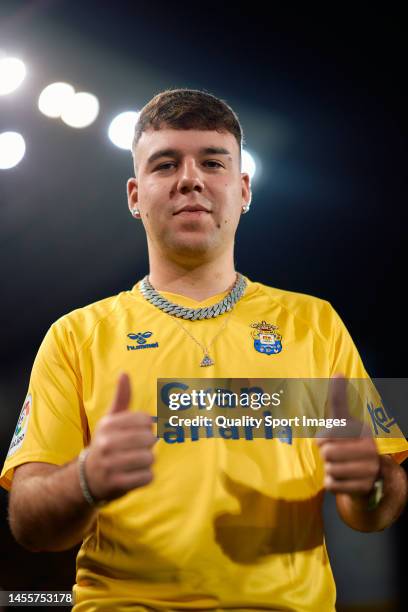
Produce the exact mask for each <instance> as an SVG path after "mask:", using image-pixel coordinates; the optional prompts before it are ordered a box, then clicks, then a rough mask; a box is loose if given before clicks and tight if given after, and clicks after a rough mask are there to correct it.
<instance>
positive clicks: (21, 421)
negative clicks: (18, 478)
mask: <svg viewBox="0 0 408 612" xmlns="http://www.w3.org/2000/svg"><path fill="white" fill-rule="evenodd" d="M31 406H32V397H31V393H29V394H28V395H27V397H26V399H25V401H24V404H23V407H22V409H21V412H20V416H19V417H18V421H17V426H16V430H15V432H14V436H13V439H12V441H11V444H10V448H9V451H8V453H7V457H11V456H12V455H14V453H15V452H16V451H18V449H19V448H20V447H21V445H22V444H23V442H24V436H25V433H26V431H27V426H28V420H29V418H30V413H31Z"/></svg>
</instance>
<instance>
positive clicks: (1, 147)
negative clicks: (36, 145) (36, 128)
mask: <svg viewBox="0 0 408 612" xmlns="http://www.w3.org/2000/svg"><path fill="white" fill-rule="evenodd" d="M25 148H26V146H25V142H24V138H23V137H22V135H21V134H19V133H18V132H3V133H2V134H0V170H9V169H10V168H14V166H17V164H19V163H20V162H21V160H22V159H23V157H24V154H25Z"/></svg>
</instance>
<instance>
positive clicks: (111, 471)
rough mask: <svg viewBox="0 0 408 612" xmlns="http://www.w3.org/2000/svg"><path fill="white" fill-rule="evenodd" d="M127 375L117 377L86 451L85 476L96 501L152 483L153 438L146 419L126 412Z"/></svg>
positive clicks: (144, 416)
mask: <svg viewBox="0 0 408 612" xmlns="http://www.w3.org/2000/svg"><path fill="white" fill-rule="evenodd" d="M130 398H131V389H130V381H129V377H128V375H127V374H122V375H121V376H120V377H119V380H118V384H117V387H116V393H115V397H114V400H113V402H112V405H111V407H110V409H109V410H108V412H107V414H106V415H105V416H104V417H103V418H102V419H101V420H100V421H99V423H98V425H97V427H96V429H95V433H94V436H93V439H92V443H91V445H90V447H89V452H88V455H87V457H86V463H85V476H86V480H87V483H88V486H89V489H90V492H91V494H92V496H93V497H94V499H95V500H96V501H99V500H112V499H116V498H118V497H121V496H122V495H124V494H125V493H127V492H128V491H130V490H132V489H134V488H137V487H142V486H144V485H147V484H148V483H149V482H151V481H152V480H153V472H152V469H151V466H152V464H153V462H154V455H153V452H152V447H153V445H154V444H155V442H156V440H157V439H156V437H155V435H154V434H153V431H152V427H153V426H152V418H151V416H150V415H148V414H146V413H141V412H132V411H130V410H129V405H130Z"/></svg>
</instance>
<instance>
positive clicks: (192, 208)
mask: <svg viewBox="0 0 408 612" xmlns="http://www.w3.org/2000/svg"><path fill="white" fill-rule="evenodd" d="M197 212H206V213H209V212H210V211H209V210H208V209H207V208H205V206H201V204H187V206H183V208H180V210H177V211H176V212H175V213H173V215H179V214H180V213H197Z"/></svg>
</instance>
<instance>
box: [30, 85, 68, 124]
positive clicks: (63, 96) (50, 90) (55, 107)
mask: <svg viewBox="0 0 408 612" xmlns="http://www.w3.org/2000/svg"><path fill="white" fill-rule="evenodd" d="M74 95H75V89H74V88H73V87H72V85H69V83H51V85H48V86H47V87H46V88H45V89H43V90H42V92H41V94H40V97H39V98H38V108H39V109H40V111H41V112H42V113H43V114H44V115H46V116H47V117H52V118H56V117H60V116H61V114H62V111H63V110H64V108H65V107H66V106H67V105H68V104H69V103H70V100H71V98H73V96H74Z"/></svg>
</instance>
